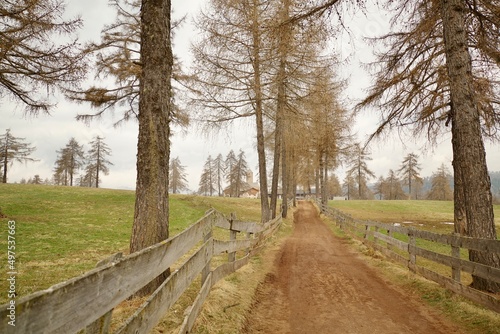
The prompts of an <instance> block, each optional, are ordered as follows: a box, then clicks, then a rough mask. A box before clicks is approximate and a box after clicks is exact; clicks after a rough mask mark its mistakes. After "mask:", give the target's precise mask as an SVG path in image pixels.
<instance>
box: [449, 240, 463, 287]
mask: <svg viewBox="0 0 500 334" xmlns="http://www.w3.org/2000/svg"><path fill="white" fill-rule="evenodd" d="M453 235H454V238H453V239H452V241H451V256H452V257H453V258H456V259H458V260H460V245H459V242H458V238H456V237H459V236H460V234H459V233H454V234H453ZM455 263H456V265H455ZM460 273H461V268H460V261H456V262H455V261H453V262H452V263H451V277H452V279H453V280H454V281H457V282H458V283H460Z"/></svg>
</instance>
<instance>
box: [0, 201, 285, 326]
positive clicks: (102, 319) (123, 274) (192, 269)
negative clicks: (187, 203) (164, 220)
mask: <svg viewBox="0 0 500 334" xmlns="http://www.w3.org/2000/svg"><path fill="white" fill-rule="evenodd" d="M280 224H281V218H280V217H278V218H276V219H274V220H271V221H269V222H267V223H264V224H258V223H253V222H242V221H238V220H236V219H235V218H234V216H231V218H230V219H227V218H226V217H224V215H222V214H221V213H219V212H217V211H215V210H210V211H209V212H207V213H206V214H205V216H203V217H202V218H201V219H200V220H198V221H197V222H196V223H194V224H193V225H191V226H190V227H189V228H187V229H186V230H185V231H183V232H182V233H180V234H178V235H177V236H175V237H173V238H170V239H167V240H165V241H163V242H160V243H158V244H155V245H153V246H151V247H149V248H146V249H143V250H141V251H139V252H136V253H133V254H130V255H128V256H125V257H121V256H120V255H116V256H113V257H112V258H110V259H108V260H106V261H103V262H101V263H99V264H98V267H97V268H95V269H93V270H91V271H89V272H87V273H85V274H84V275H82V276H80V277H77V278H74V279H70V280H68V281H66V282H63V283H60V284H57V285H54V286H52V287H50V288H49V289H47V290H43V291H39V292H36V293H34V294H32V295H29V296H26V297H23V298H20V299H19V300H18V301H17V302H16V315H15V316H16V322H15V327H12V326H10V325H8V324H7V321H6V320H5V319H8V318H7V315H8V314H9V313H8V311H9V310H8V309H7V306H8V305H7V304H5V305H2V306H0V308H1V309H0V319H2V321H0V333H64V334H67V333H87V334H90V333H92V334H93V333H108V332H109V324H110V320H111V317H112V311H113V309H114V308H115V307H116V306H117V305H118V304H120V303H121V302H122V301H124V300H126V299H127V298H129V297H131V296H132V295H133V294H134V293H135V292H137V291H138V290H139V289H141V288H142V287H143V286H145V285H146V284H148V283H149V282H150V281H152V280H153V279H154V278H155V277H157V276H158V275H159V274H161V273H163V272H164V271H165V270H167V269H168V268H170V267H171V266H172V265H174V264H175V263H177V262H178V261H179V259H181V258H184V257H187V260H185V261H184V263H183V264H182V265H180V266H179V267H178V269H176V270H175V271H173V272H172V273H171V275H170V276H169V278H168V279H167V280H166V281H165V282H164V283H163V284H162V285H161V286H160V287H159V288H158V289H156V291H154V293H153V294H152V295H151V296H149V298H148V299H147V300H146V301H145V302H144V303H143V304H142V305H141V306H140V307H139V308H138V309H137V310H136V312H135V313H134V314H133V315H132V316H131V317H130V318H129V319H128V320H127V321H126V322H125V323H124V324H123V325H122V327H121V328H119V329H118V330H117V331H115V333H134V334H135V333H149V332H150V331H151V330H152V329H153V328H154V327H155V326H156V325H157V324H158V322H159V321H160V320H161V318H162V317H163V316H164V315H165V314H166V312H167V311H168V309H169V308H170V307H171V306H172V305H173V304H174V303H175V302H176V301H177V300H178V299H179V297H180V296H181V295H182V294H183V293H184V291H185V290H186V289H187V288H188V287H189V286H191V284H192V283H193V282H194V281H195V279H197V278H199V277H201V289H200V291H199V293H198V296H197V298H196V300H195V301H194V303H193V304H192V305H191V306H190V307H189V308H188V310H187V311H186V316H185V319H184V322H183V324H182V327H181V330H180V331H179V333H189V331H190V330H191V329H192V327H193V325H194V321H195V320H196V317H197V315H198V314H199V312H200V310H201V306H202V304H203V302H204V300H205V298H206V297H207V296H208V294H209V291H210V288H211V287H212V286H213V285H214V284H215V283H216V282H217V281H218V280H220V279H221V278H223V277H225V276H227V275H228V274H230V273H232V272H234V271H236V270H237V269H239V268H241V267H242V266H244V265H245V264H247V263H248V260H249V258H250V257H251V256H253V255H254V254H255V253H256V252H258V250H259V249H260V248H261V247H262V246H263V245H264V242H265V240H266V239H267V238H268V237H269V236H271V235H272V234H273V233H274V232H275V231H276V230H277V229H278V228H279V226H280ZM214 228H222V229H224V230H228V231H229V238H228V239H229V240H217V239H215V238H214V237H213V235H214V233H213V231H214ZM239 233H245V235H244V238H241V237H240V238H238V237H237V236H238V234H239ZM224 253H227V254H228V262H225V263H223V264H221V265H219V266H217V267H215V268H212V265H211V263H212V259H213V258H214V257H215V256H218V255H221V254H224ZM219 262H220V261H219Z"/></svg>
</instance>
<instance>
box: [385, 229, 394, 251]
mask: <svg viewBox="0 0 500 334" xmlns="http://www.w3.org/2000/svg"><path fill="white" fill-rule="evenodd" d="M387 235H388V236H389V237H391V238H393V237H394V232H393V231H392V229H389V228H388V229H387ZM387 249H388V250H392V245H391V244H390V243H387Z"/></svg>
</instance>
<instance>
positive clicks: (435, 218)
mask: <svg viewBox="0 0 500 334" xmlns="http://www.w3.org/2000/svg"><path fill="white" fill-rule="evenodd" d="M328 205H330V206H331V207H334V208H337V209H339V210H340V211H342V212H344V213H346V214H349V215H351V216H352V217H353V218H357V219H361V220H371V221H378V222H382V223H403V222H405V223H404V224H402V225H405V226H414V227H416V228H420V229H425V230H430V231H435V232H437V233H449V232H452V231H453V225H450V223H451V222H453V202H452V201H360V200H358V201H330V202H329V203H328ZM494 212H495V224H496V226H497V233H499V232H500V231H499V230H500V205H494Z"/></svg>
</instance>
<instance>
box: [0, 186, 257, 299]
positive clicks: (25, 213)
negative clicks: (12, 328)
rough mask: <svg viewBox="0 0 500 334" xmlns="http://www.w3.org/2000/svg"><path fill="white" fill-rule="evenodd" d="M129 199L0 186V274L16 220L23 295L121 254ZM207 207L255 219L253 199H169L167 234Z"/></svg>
mask: <svg viewBox="0 0 500 334" xmlns="http://www.w3.org/2000/svg"><path fill="white" fill-rule="evenodd" d="M134 201H135V194H134V192H133V191H126V190H110V189H91V188H79V187H56V186H40V185H18V184H0V209H1V212H2V215H3V217H1V218H0V223H1V226H2V228H1V231H0V250H3V251H1V252H0V261H1V262H2V266H1V268H2V273H6V272H7V271H8V269H9V268H8V262H7V233H8V227H7V222H8V221H10V220H14V221H15V222H16V229H15V233H16V234H15V238H16V239H15V242H16V244H15V246H16V250H15V252H16V254H15V255H16V259H15V267H16V270H17V271H18V275H17V286H16V287H17V290H18V291H17V293H18V295H19V296H24V295H27V294H29V293H32V292H35V291H38V290H40V289H45V288H48V287H49V286H51V285H53V284H56V283H59V282H62V281H64V280H66V279H69V278H71V277H75V276H78V275H81V274H82V273H84V272H86V271H88V270H90V269H92V268H94V267H95V265H96V263H97V262H98V261H100V260H102V259H104V258H106V257H108V256H109V255H111V254H113V253H116V252H124V253H127V252H128V247H129V240H130V233H131V231H132V222H133V215H134ZM211 207H214V208H216V209H217V210H219V211H221V212H223V213H225V214H229V213H230V212H233V211H234V212H236V214H237V217H238V218H239V219H242V220H249V221H259V220H260V204H259V201H258V200H251V199H234V198H215V197H214V198H207V197H197V196H186V195H173V196H171V197H170V228H169V230H170V235H171V236H173V235H176V234H178V233H179V232H181V231H183V230H184V229H186V228H187V227H188V226H189V225H191V224H193V223H194V222H195V221H196V220H198V219H199V218H201V217H202V216H203V214H204V213H205V212H206V211H207V210H209V209H210V208H211ZM2 276H5V274H2ZM0 282H1V283H0V291H7V281H6V280H5V279H2V280H0ZM6 301H7V295H6V294H5V293H2V294H0V303H4V302H6Z"/></svg>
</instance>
